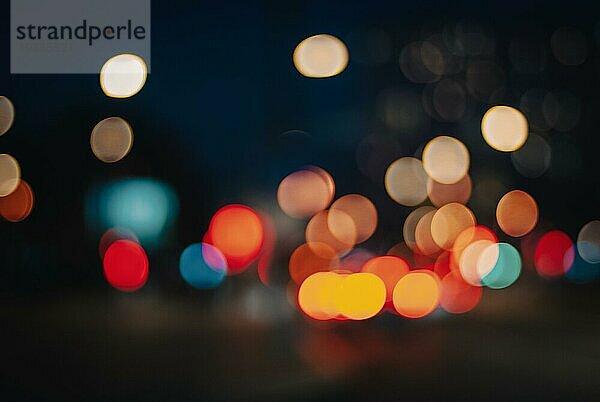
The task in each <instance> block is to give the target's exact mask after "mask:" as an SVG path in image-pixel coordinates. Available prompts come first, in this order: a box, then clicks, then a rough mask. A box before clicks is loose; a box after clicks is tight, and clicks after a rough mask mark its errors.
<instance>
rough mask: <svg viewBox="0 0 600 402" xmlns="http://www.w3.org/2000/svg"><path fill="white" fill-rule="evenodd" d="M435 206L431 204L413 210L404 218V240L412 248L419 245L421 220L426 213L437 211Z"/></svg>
mask: <svg viewBox="0 0 600 402" xmlns="http://www.w3.org/2000/svg"><path fill="white" fill-rule="evenodd" d="M435 210H436V209H435V208H434V207H431V206H423V207H419V208H417V209H415V210H414V211H412V212H411V213H410V214H408V216H407V217H406V219H405V220H404V226H403V228H402V235H403V236H404V242H405V243H406V245H407V246H408V247H410V249H411V250H413V251H414V250H415V249H416V247H417V242H416V237H415V236H416V230H417V225H418V224H419V221H420V220H421V218H422V217H423V216H425V214H427V213H429V212H432V211H433V212H434V213H435Z"/></svg>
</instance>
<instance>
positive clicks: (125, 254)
mask: <svg viewBox="0 0 600 402" xmlns="http://www.w3.org/2000/svg"><path fill="white" fill-rule="evenodd" d="M102 263H103V267H104V276H105V278H106V280H107V281H108V283H109V284H110V285H111V286H112V287H114V288H116V289H118V290H121V291H123V292H133V291H136V290H138V289H140V288H141V287H142V286H144V284H145V283H146V280H147V279H148V257H147V256H146V252H145V251H144V249H143V248H142V246H140V245H139V244H137V243H136V242H133V241H131V240H117V241H116V242H114V243H113V244H111V245H110V247H108V250H106V253H105V254H104V260H103V261H102Z"/></svg>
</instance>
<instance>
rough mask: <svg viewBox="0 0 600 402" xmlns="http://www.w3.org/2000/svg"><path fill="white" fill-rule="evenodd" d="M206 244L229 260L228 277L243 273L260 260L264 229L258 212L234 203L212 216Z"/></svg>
mask: <svg viewBox="0 0 600 402" xmlns="http://www.w3.org/2000/svg"><path fill="white" fill-rule="evenodd" d="M207 235H208V236H207V239H206V240H207V241H205V243H210V244H212V245H213V246H215V247H216V248H217V249H219V250H220V251H221V252H222V253H223V255H225V257H226V258H227V266H228V268H229V270H228V272H227V273H228V274H230V275H234V274H238V273H240V272H242V271H244V270H245V269H246V268H247V267H248V265H249V264H250V263H251V262H252V261H254V260H255V259H256V257H258V254H259V253H260V251H261V248H262V245H263V241H264V227H263V224H262V221H261V219H260V217H259V216H258V214H257V213H256V211H254V210H253V209H252V208H249V207H247V206H245V205H239V204H232V205H227V206H225V207H223V208H221V209H219V210H218V211H217V212H216V213H215V215H214V216H213V218H212V220H211V222H210V226H209V229H208V233H207Z"/></svg>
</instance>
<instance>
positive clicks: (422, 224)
mask: <svg viewBox="0 0 600 402" xmlns="http://www.w3.org/2000/svg"><path fill="white" fill-rule="evenodd" d="M436 212H437V210H436V209H434V210H433V211H429V212H427V213H426V214H425V215H423V216H422V217H421V219H419V222H418V223H417V226H416V228H415V244H416V246H417V250H418V251H419V252H420V253H421V254H423V255H432V254H435V253H437V252H439V251H440V246H438V244H437V243H436V242H435V240H434V239H433V234H432V232H431V223H432V221H433V217H434V216H435V213H436Z"/></svg>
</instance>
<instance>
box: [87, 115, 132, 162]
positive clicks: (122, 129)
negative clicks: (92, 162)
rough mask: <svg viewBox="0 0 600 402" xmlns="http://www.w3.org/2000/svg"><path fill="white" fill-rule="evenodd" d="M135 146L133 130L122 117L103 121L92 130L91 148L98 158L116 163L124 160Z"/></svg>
mask: <svg viewBox="0 0 600 402" xmlns="http://www.w3.org/2000/svg"><path fill="white" fill-rule="evenodd" d="M132 145H133V129H132V128H131V126H130V125H129V123H127V121H125V120H124V119H122V118H120V117H109V118H107V119H104V120H102V121H101V122H99V123H98V124H96V127H94V129H93V130H92V135H91V136H90V146H91V148H92V152H93V153H94V155H96V158H98V159H100V160H101V161H102V162H106V163H114V162H118V161H120V160H121V159H123V158H124V157H125V156H127V154H128V153H129V151H130V150H131V147H132Z"/></svg>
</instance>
